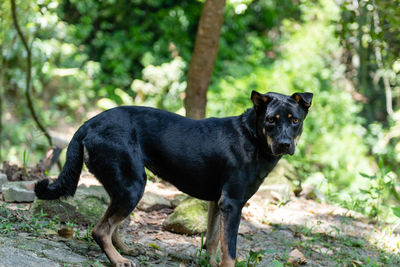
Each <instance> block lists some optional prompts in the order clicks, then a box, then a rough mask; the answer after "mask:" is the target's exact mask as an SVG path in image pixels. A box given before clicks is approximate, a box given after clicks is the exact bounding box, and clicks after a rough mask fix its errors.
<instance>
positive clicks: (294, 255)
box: [288, 248, 307, 267]
mask: <svg viewBox="0 0 400 267" xmlns="http://www.w3.org/2000/svg"><path fill="white" fill-rule="evenodd" d="M288 263H290V264H292V266H294V267H296V266H299V265H303V264H306V263H307V259H306V258H305V257H304V255H303V253H301V252H300V250H298V249H297V248H296V249H294V250H292V252H290V253H289V259H288Z"/></svg>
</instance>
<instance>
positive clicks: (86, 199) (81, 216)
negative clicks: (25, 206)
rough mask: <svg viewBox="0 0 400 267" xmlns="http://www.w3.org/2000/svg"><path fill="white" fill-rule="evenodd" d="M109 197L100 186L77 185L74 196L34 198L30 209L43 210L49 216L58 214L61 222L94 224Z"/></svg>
mask: <svg viewBox="0 0 400 267" xmlns="http://www.w3.org/2000/svg"><path fill="white" fill-rule="evenodd" d="M109 201H110V200H109V197H108V194H107V193H106V191H105V190H104V188H103V187H102V186H90V187H87V186H84V185H82V186H79V187H78V190H77V191H76V193H75V196H74V197H71V198H66V199H57V200H41V199H38V198H36V199H35V201H34V203H33V205H32V207H31V211H32V212H33V213H38V212H40V211H41V210H43V212H44V213H46V214H47V215H48V216H49V217H55V216H58V217H59V219H60V220H61V221H63V222H75V223H82V224H96V223H97V222H98V221H99V220H100V219H101V217H102V216H103V214H104V212H105V211H106V209H107V207H108V203H109Z"/></svg>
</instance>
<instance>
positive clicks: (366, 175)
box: [360, 172, 376, 179]
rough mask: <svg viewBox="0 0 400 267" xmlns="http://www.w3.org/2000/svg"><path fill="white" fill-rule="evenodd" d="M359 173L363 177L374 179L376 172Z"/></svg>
mask: <svg viewBox="0 0 400 267" xmlns="http://www.w3.org/2000/svg"><path fill="white" fill-rule="evenodd" d="M360 175H361V176H362V177H364V178H368V179H376V174H374V175H368V174H366V173H363V172H360Z"/></svg>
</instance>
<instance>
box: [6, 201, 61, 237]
mask: <svg viewBox="0 0 400 267" xmlns="http://www.w3.org/2000/svg"><path fill="white" fill-rule="evenodd" d="M59 226H60V221H59V220H57V218H55V219H49V218H47V217H46V214H44V213H43V212H40V213H39V214H37V215H35V216H31V215H30V214H28V213H27V212H26V211H23V210H21V209H16V210H10V209H8V208H7V203H5V204H2V205H0V233H1V234H3V235H14V234H16V233H18V232H27V233H33V234H35V233H36V234H38V233H40V232H43V230H44V229H52V230H55V231H56V230H57V229H58V228H59Z"/></svg>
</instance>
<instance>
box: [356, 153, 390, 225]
mask: <svg viewBox="0 0 400 267" xmlns="http://www.w3.org/2000/svg"><path fill="white" fill-rule="evenodd" d="M390 172H391V169H390V167H387V166H385V165H384V164H383V160H382V159H381V160H379V169H378V172H377V173H376V174H374V175H368V174H365V173H360V175H361V176H363V177H365V178H368V179H370V180H371V183H370V184H369V186H368V187H367V188H364V189H360V192H362V193H364V194H366V195H368V196H369V199H370V200H371V201H370V202H369V204H370V209H369V212H368V216H369V217H370V218H374V219H376V220H377V221H378V222H379V221H380V219H381V217H380V216H381V214H382V206H383V199H384V198H385V197H387V196H385V193H386V192H391V193H392V194H393V195H394V196H395V197H398V195H397V192H396V191H395V190H393V188H394V186H395V180H394V179H393V177H392V176H391V175H390Z"/></svg>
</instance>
